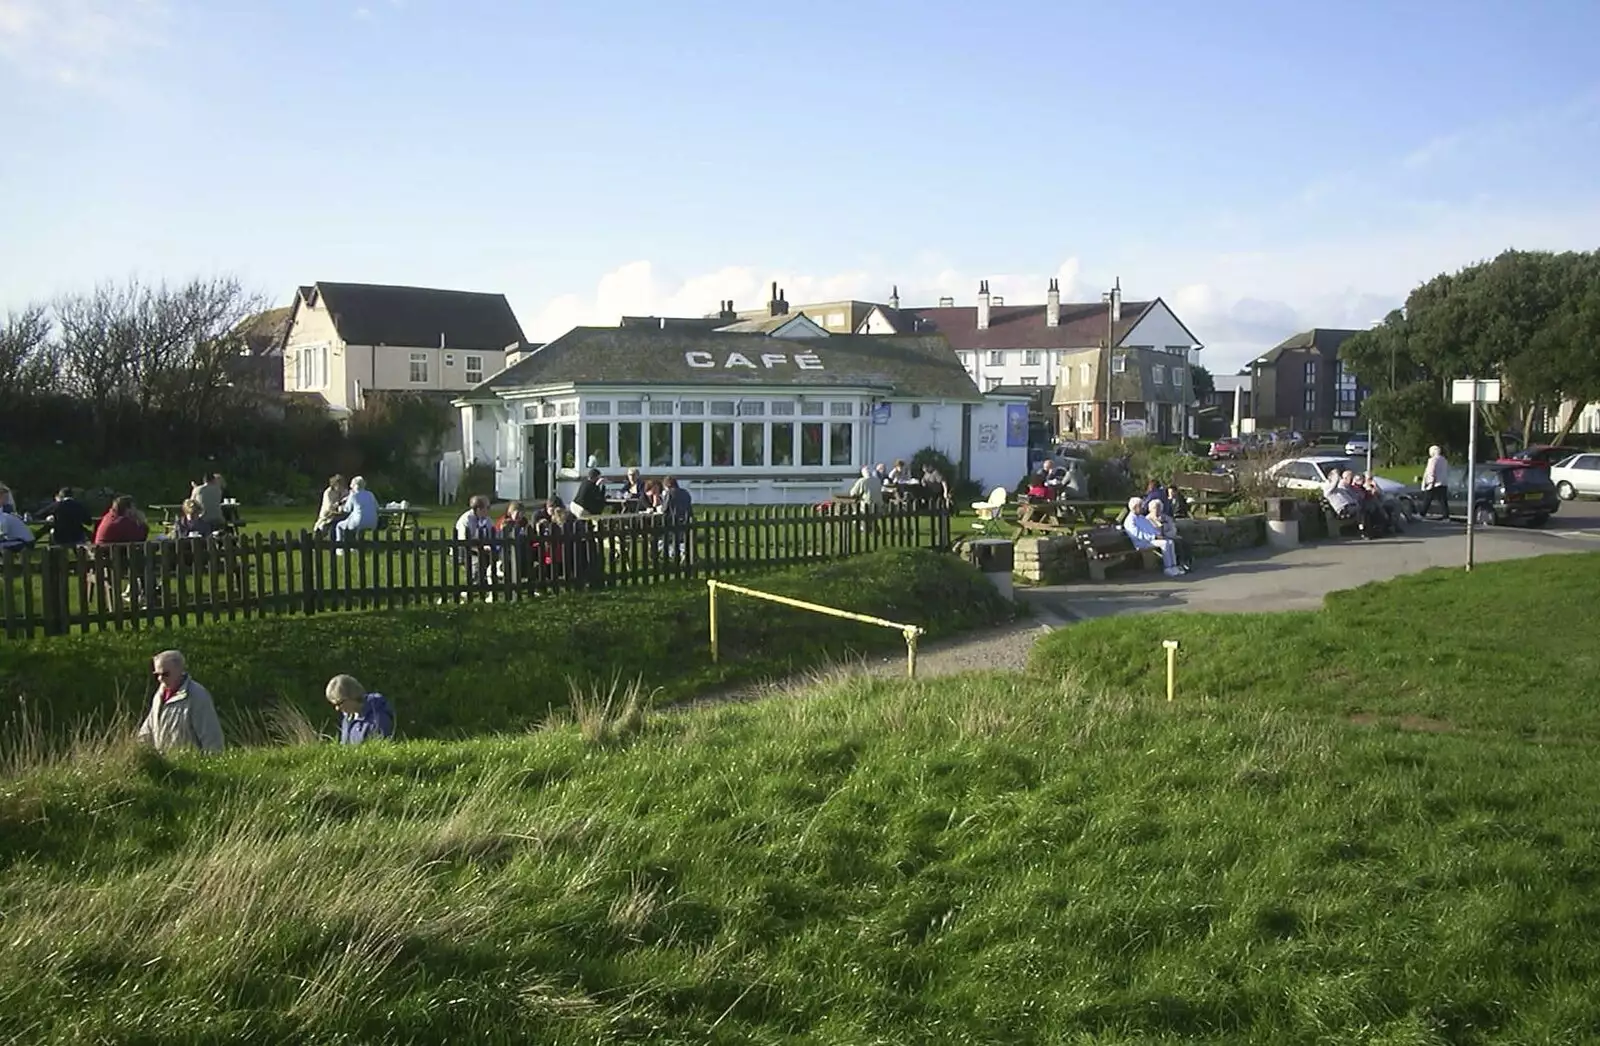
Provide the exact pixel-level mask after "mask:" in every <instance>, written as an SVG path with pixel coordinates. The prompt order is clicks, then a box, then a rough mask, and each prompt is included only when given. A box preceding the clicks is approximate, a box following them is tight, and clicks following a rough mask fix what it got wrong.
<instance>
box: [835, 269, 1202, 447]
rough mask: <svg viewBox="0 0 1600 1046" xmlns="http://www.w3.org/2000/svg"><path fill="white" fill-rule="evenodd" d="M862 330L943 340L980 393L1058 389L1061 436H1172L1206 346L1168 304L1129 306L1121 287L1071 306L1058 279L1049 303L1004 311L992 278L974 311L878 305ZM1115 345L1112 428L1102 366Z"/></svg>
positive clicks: (1185, 412) (1183, 416) (1055, 403)
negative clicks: (941, 337) (1191, 376)
mask: <svg viewBox="0 0 1600 1046" xmlns="http://www.w3.org/2000/svg"><path fill="white" fill-rule="evenodd" d="M861 330H862V332H863V333H879V332H883V333H889V332H914V333H923V334H928V333H931V334H942V335H944V337H945V338H946V339H947V340H948V341H949V342H950V346H951V348H953V349H954V350H955V352H956V356H957V358H958V359H960V361H961V363H962V366H963V367H965V368H966V371H967V373H968V374H970V375H971V376H972V379H973V381H974V382H976V383H977V384H978V386H979V387H980V388H982V389H985V390H992V389H999V388H1009V387H1011V386H1017V387H1022V388H1046V389H1050V390H1053V391H1052V392H1051V398H1050V403H1051V406H1052V408H1053V409H1054V412H1055V417H1054V418H1053V419H1052V420H1053V422H1054V423H1055V427H1056V432H1057V433H1058V434H1060V435H1068V434H1071V435H1076V436H1079V437H1081V438H1096V439H1100V438H1105V435H1106V433H1107V432H1108V431H1109V432H1110V433H1112V434H1119V433H1120V434H1123V435H1129V436H1132V435H1135V434H1137V435H1150V436H1154V437H1158V438H1169V437H1175V436H1179V435H1180V434H1182V433H1184V432H1185V431H1187V430H1188V427H1189V426H1188V417H1189V411H1190V408H1191V407H1192V405H1193V404H1192V397H1191V395H1190V385H1189V365H1190V363H1191V362H1193V359H1192V357H1193V354H1194V353H1196V352H1198V351H1199V350H1200V348H1201V347H1202V346H1201V345H1200V342H1199V339H1197V338H1196V337H1195V336H1194V335H1193V334H1192V333H1191V332H1190V331H1189V329H1188V328H1187V327H1185V326H1184V325H1183V322H1182V321H1181V320H1179V319H1178V317H1177V316H1176V315H1174V314H1173V312H1172V310H1171V309H1170V308H1168V306H1167V304H1166V303H1165V302H1163V301H1162V300H1161V299H1160V298H1156V299H1154V300H1151V301H1144V302H1126V303H1125V302H1123V300H1122V289H1121V285H1120V283H1119V284H1118V286H1117V288H1116V289H1115V290H1113V291H1112V292H1111V294H1109V295H1108V296H1107V300H1106V301H1104V302H1100V303H1078V302H1065V303H1064V302H1062V301H1061V288H1060V284H1059V283H1058V282H1057V281H1055V280H1051V281H1050V284H1049V287H1048V289H1047V291H1046V294H1045V302H1044V304H1043V305H1004V304H998V305H997V304H995V300H994V296H993V295H991V294H990V293H989V284H988V281H983V282H981V283H980V284H979V285H978V300H977V304H976V305H974V306H956V305H941V306H939V307H937V308H932V309H926V308H912V309H900V308H894V307H892V306H887V307H886V306H879V307H877V308H875V309H874V310H873V311H872V312H871V313H870V314H869V315H868V317H867V319H866V320H865V321H864V322H863V325H862V328H861ZM1108 338H1109V339H1110V343H1111V369H1112V379H1113V380H1112V383H1111V388H1110V390H1109V392H1110V397H1111V404H1110V419H1109V422H1110V427H1109V429H1108V427H1107V422H1106V419H1105V418H1104V417H1103V415H1105V414H1106V399H1107V392H1108V390H1107V388H1106V384H1105V373H1104V370H1103V367H1102V364H1103V361H1104V359H1105V357H1106V354H1107V353H1106V349H1105V348H1104V346H1105V345H1106V341H1107V339H1108Z"/></svg>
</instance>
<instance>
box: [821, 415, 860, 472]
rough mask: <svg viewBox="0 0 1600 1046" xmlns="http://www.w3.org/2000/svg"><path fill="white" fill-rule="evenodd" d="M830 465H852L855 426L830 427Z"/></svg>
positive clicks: (835, 425) (838, 425)
mask: <svg viewBox="0 0 1600 1046" xmlns="http://www.w3.org/2000/svg"><path fill="white" fill-rule="evenodd" d="M828 430H829V432H828V464H830V465H848V464H850V451H851V446H852V443H853V440H854V437H855V432H856V427H855V426H854V425H845V424H833V425H829V426H828Z"/></svg>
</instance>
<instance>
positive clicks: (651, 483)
mask: <svg viewBox="0 0 1600 1046" xmlns="http://www.w3.org/2000/svg"><path fill="white" fill-rule="evenodd" d="M660 508H661V481H660V480H655V479H647V480H645V481H644V493H643V494H642V495H641V496H640V498H639V511H640V512H655V511H657V510H659V509H660Z"/></svg>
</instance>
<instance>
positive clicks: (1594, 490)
mask: <svg viewBox="0 0 1600 1046" xmlns="http://www.w3.org/2000/svg"><path fill="white" fill-rule="evenodd" d="M1550 482H1552V483H1554V484H1555V485H1556V494H1557V495H1558V496H1560V498H1561V500H1562V501H1571V500H1572V499H1573V498H1575V497H1577V496H1578V495H1580V494H1585V495H1588V496H1589V497H1600V453H1588V454H1574V455H1572V457H1570V458H1563V459H1561V460H1560V461H1558V462H1556V463H1555V464H1554V465H1551V466H1550Z"/></svg>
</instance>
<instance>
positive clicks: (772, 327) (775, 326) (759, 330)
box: [716, 312, 831, 338]
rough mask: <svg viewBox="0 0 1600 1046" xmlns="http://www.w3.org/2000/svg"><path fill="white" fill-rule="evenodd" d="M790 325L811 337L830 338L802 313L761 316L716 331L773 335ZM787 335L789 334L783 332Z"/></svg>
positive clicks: (821, 328) (718, 328)
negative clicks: (803, 329) (799, 328)
mask: <svg viewBox="0 0 1600 1046" xmlns="http://www.w3.org/2000/svg"><path fill="white" fill-rule="evenodd" d="M791 324H793V325H795V326H797V327H803V328H805V332H806V334H809V335H811V336H813V337H821V338H827V337H830V336H831V335H829V333H828V330H827V328H825V327H823V326H822V325H820V324H819V323H817V321H816V320H814V319H812V318H811V317H810V316H807V315H806V314H805V313H803V312H792V313H785V314H784V315H782V316H762V317H760V318H758V319H754V320H740V321H739V322H737V323H730V324H728V325H727V326H726V327H717V328H716V330H719V331H723V332H726V333H729V334H773V335H777V334H779V333H780V332H784V329H785V328H786V327H788V326H790V325H791ZM785 333H789V332H785Z"/></svg>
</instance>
